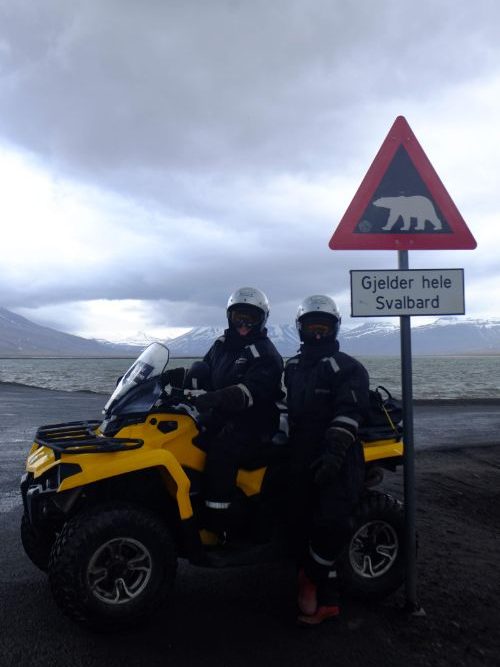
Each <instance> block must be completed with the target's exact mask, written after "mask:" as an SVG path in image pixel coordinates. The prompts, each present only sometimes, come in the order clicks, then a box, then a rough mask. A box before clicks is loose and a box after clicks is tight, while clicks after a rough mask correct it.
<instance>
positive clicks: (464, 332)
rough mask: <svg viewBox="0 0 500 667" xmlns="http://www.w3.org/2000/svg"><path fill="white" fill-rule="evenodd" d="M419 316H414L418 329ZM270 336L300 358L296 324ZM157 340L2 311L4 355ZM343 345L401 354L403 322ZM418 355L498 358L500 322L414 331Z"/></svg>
mask: <svg viewBox="0 0 500 667" xmlns="http://www.w3.org/2000/svg"><path fill="white" fill-rule="evenodd" d="M416 319H417V318H413V321H412V323H413V324H414V325H415V324H417V322H416V321H415V320H416ZM223 330H224V327H223V326H222V325H221V326H219V327H213V326H212V327H195V328H194V329H191V331H189V332H188V333H185V334H183V335H182V336H178V337H177V338H174V339H172V340H167V341H160V342H165V343H166V344H167V345H168V348H169V350H170V354H171V356H172V357H201V356H203V355H204V354H205V353H206V352H207V350H208V349H209V348H210V346H211V345H212V343H213V342H214V340H215V339H216V338H217V337H218V336H220V335H221V334H222V332H223ZM268 332H269V337H270V338H271V340H272V341H273V342H274V344H275V345H276V347H277V348H278V350H279V352H280V353H281V354H282V355H283V356H284V357H291V356H293V355H294V354H296V352H297V349H298V347H299V339H298V335H297V331H296V329H295V326H294V325H293V324H271V325H269V327H268ZM155 340H157V339H155V338H153V337H151V336H148V335H147V334H146V333H140V334H138V336H136V337H134V340H133V343H134V344H131V343H132V341H130V340H129V341H127V344H118V343H110V342H108V341H102V340H93V339H87V338H81V337H79V336H72V335H70V334H66V333H63V332H61V331H56V330H55V329H51V328H49V327H42V326H40V325H38V324H35V323H34V322H31V321H30V320H27V319H26V318H24V317H21V316H20V315H16V314H14V313H12V312H10V311H9V310H6V309H5V308H0V356H4V357H22V356H61V357H64V356H77V357H79V356H81V357H94V356H95V357H118V356H129V357H136V356H137V355H138V354H139V353H140V352H141V351H142V350H143V349H144V348H145V347H147V345H149V344H150V343H152V342H154V341H155ZM339 340H340V346H341V349H342V350H343V351H344V352H347V353H348V354H352V355H354V356H360V357H369V356H383V355H387V356H399V354H400V336H399V321H398V319H397V318H394V321H393V322H385V321H378V320H377V321H368V322H364V323H363V324H359V325H357V326H354V327H353V328H348V327H347V326H344V325H342V328H341V330H340V336H339ZM412 352H413V354H414V355H422V354H425V355H462V354H500V318H495V319H490V320H479V319H469V318H464V317H441V318H439V319H437V320H435V321H434V322H432V324H426V325H423V326H414V328H413V329H412Z"/></svg>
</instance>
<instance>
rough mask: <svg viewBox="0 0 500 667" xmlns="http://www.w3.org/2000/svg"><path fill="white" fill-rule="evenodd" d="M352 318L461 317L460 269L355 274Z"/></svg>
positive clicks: (461, 279)
mask: <svg viewBox="0 0 500 667" xmlns="http://www.w3.org/2000/svg"><path fill="white" fill-rule="evenodd" d="M350 274H351V316H352V317H388V316H391V315H394V316H396V315H397V316H399V315H464V314H465V300H464V270H463V269H407V270H391V269H388V270H385V271H379V270H376V271H356V270H352V271H351V272H350Z"/></svg>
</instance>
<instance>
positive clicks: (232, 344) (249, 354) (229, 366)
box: [203, 329, 283, 433]
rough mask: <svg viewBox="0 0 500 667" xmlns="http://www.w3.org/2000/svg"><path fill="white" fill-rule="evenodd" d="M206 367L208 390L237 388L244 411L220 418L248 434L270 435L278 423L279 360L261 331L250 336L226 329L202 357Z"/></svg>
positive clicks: (281, 370)
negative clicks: (243, 397)
mask: <svg viewBox="0 0 500 667" xmlns="http://www.w3.org/2000/svg"><path fill="white" fill-rule="evenodd" d="M203 361H205V362H206V363H207V364H208V366H209V368H210V385H209V386H208V387H207V389H208V390H215V389H223V388H224V387H229V386H230V385H239V386H240V387H241V388H242V390H243V391H244V393H245V394H246V395H247V398H248V400H247V408H246V409H245V410H243V411H242V412H239V413H236V414H235V413H232V414H227V415H221V416H224V417H225V418H226V419H227V420H231V421H238V422H239V423H240V424H241V426H242V428H248V429H250V430H251V431H252V432H254V433H255V432H259V433H272V432H273V431H274V430H276V429H277V426H278V423H279V411H278V408H277V406H276V401H279V400H280V399H281V398H282V397H283V392H282V390H281V375H282V373H283V359H282V358H281V356H280V354H279V352H278V351H277V349H276V348H275V346H274V344H273V343H272V342H271V341H270V340H269V338H268V337H267V330H266V329H264V330H263V331H262V332H259V333H257V334H255V335H253V336H251V337H248V336H245V337H243V336H240V335H238V334H237V333H236V332H233V331H231V330H230V329H226V331H225V332H224V335H223V336H221V337H220V338H218V339H217V340H216V341H215V342H214V344H213V345H212V347H211V348H210V350H209V351H208V352H207V354H206V355H205V357H204V358H203Z"/></svg>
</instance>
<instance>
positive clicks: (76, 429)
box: [35, 420, 144, 454]
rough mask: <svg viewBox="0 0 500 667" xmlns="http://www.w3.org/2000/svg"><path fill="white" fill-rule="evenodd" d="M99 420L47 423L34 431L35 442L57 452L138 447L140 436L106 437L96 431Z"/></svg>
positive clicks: (141, 443) (76, 452) (78, 452)
mask: <svg viewBox="0 0 500 667" xmlns="http://www.w3.org/2000/svg"><path fill="white" fill-rule="evenodd" d="M100 423H101V422H99V421H95V420H88V421H79V422H66V423H65V424H48V425H46V426H41V427H40V428H39V429H38V431H37V432H36V436H35V442H36V444H37V445H40V446H41V447H48V448H49V449H52V450H53V451H54V452H56V453H58V454H99V453H108V452H121V451H128V450H129V449H138V448H139V447H142V445H143V444H144V440H142V439H141V438H108V437H104V436H101V435H99V434H97V433H96V430H97V427H98V426H99V424H100Z"/></svg>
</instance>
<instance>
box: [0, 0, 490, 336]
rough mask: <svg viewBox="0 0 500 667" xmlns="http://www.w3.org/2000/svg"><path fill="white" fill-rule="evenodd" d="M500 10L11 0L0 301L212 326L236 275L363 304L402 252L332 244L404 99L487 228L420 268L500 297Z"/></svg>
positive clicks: (449, 181)
mask: <svg viewBox="0 0 500 667" xmlns="http://www.w3.org/2000/svg"><path fill="white" fill-rule="evenodd" d="M499 18H500V9H499V6H498V4H497V3H496V2H493V1H489V0H478V1H477V2H475V3H474V4H473V5H471V4H468V3H459V4H458V5H457V4H456V3H453V2H451V1H448V0H440V1H431V0H423V1H422V2H420V3H413V2H409V0H408V1H406V0H405V1H396V0H384V1H381V2H379V3H377V5H376V6H375V5H373V4H372V3H354V2H340V1H337V2H332V1H331V0H329V1H327V0H317V1H316V2H314V3H311V2H306V1H305V0H287V1H285V0H277V1H276V2H273V3H269V2H264V1H263V0H256V1H255V2H252V3H235V2H231V1H229V0H218V1H216V0H213V1H212V2H210V3H203V2H197V1H195V0H190V1H185V2H180V1H178V2H177V1H174V0H172V1H169V2H160V1H159V0H147V1H145V2H142V3H137V2H132V1H131V0H119V1H118V0H108V1H107V2H105V3H100V2H97V1H96V0H95V1H92V0H91V1H88V0H87V1H86V2H84V1H83V0H80V1H79V0H75V2H72V3H69V4H68V3H66V2H63V1H62V0H47V2H45V3H44V4H43V7H41V6H40V7H39V6H38V5H36V4H35V5H33V3H26V2H18V3H2V4H1V5H0V26H1V28H0V179H1V182H2V185H3V194H2V201H0V216H1V219H2V221H5V222H4V223H3V229H2V235H3V236H2V262H1V265H0V303H1V304H2V305H4V306H6V307H11V308H17V309H18V310H19V309H24V310H23V313H24V314H31V315H33V316H35V317H38V318H39V319H40V320H42V319H44V318H45V321H48V320H50V321H51V322H53V323H57V322H59V328H61V327H64V326H65V327H67V330H69V329H70V328H73V330H78V331H91V330H92V327H94V329H95V330H97V328H98V321H99V320H101V321H102V318H103V317H104V315H103V313H104V311H105V308H107V312H109V313H114V314H115V318H116V321H117V328H120V327H121V328H123V326H124V325H123V320H122V315H123V313H125V312H126V310H127V309H130V320H131V321H133V322H137V323H138V324H140V322H141V321H142V323H143V324H144V325H147V326H148V327H157V326H193V325H198V324H219V323H220V318H221V312H222V314H223V311H224V305H225V301H226V299H227V296H228V294H229V293H230V292H231V291H232V290H233V289H235V288H237V287H239V286H241V285H243V284H255V285H257V286H259V287H261V288H262V289H264V290H265V291H266V292H268V293H269V296H270V298H271V301H272V313H273V315H272V317H273V318H276V319H275V320H274V321H290V320H291V319H293V317H294V309H295V304H296V303H297V302H298V301H299V300H300V299H301V298H302V297H303V296H304V295H305V294H307V293H314V292H323V291H327V292H328V293H331V294H333V295H334V296H335V298H337V299H338V300H339V303H340V304H341V307H342V309H343V311H344V313H345V312H349V307H350V304H349V269H355V268H361V269H366V268H373V269H376V268H396V266H397V258H396V254H395V253H389V252H372V253H366V252H365V253H362V252H360V253H356V252H332V251H331V250H329V249H328V246H327V244H328V240H329V238H330V236H331V234H332V233H333V230H334V229H335V227H336V225H337V223H338V221H339V220H340V218H341V216H342V214H343V212H344V211H345V209H346V208H347V206H348V204H349V202H350V201H351V199H352V197H353V195H354V193H355V191H356V189H357V187H358V185H359V183H360V181H361V180H362V177H363V175H364V173H365V172H366V170H367V169H368V167H369V165H370V163H371V161H372V160H373V158H374V156H375V154H376V152H377V150H378V148H379V146H380V144H381V143H382V141H383V139H384V137H385V135H386V133H387V131H388V129H389V127H390V125H391V124H392V122H393V120H394V118H395V117H396V116H397V115H399V114H404V115H406V116H407V118H408V120H409V122H410V125H411V126H412V128H413V130H414V131H415V134H416V135H417V137H418V138H419V140H420V142H421V143H422V145H423V147H424V149H425V150H426V152H427V154H428V156H429V158H430V160H431V162H432V163H433V164H434V166H435V168H436V170H437V172H438V174H439V175H440V176H441V178H442V180H443V181H444V183H445V184H446V186H447V188H448V190H449V191H450V194H451V195H452V197H453V199H454V200H455V202H456V203H457V205H458V207H459V209H460V211H461V212H462V214H463V216H464V218H465V219H466V221H467V223H468V225H469V227H470V228H471V231H472V232H473V234H474V235H475V236H476V238H477V240H478V250H477V251H474V252H473V253H471V252H469V253H459V252H454V253H451V252H450V253H435V252H430V253H429V252H428V253H423V252H420V253H412V256H411V259H410V261H411V266H413V267H414V268H418V267H426V266H428V267H429V268H433V267H435V266H439V267H440V268H441V267H442V268H445V267H447V266H449V267H456V266H464V267H465V270H466V297H467V302H468V304H470V305H471V306H472V313H477V314H480V313H481V314H483V313H485V312H487V311H489V310H491V308H492V304H491V303H490V302H489V301H491V299H490V300H488V299H487V298H486V297H484V296H481V294H488V292H491V289H492V285H495V284H496V285H498V284H499V279H498V267H497V259H496V247H498V241H499V239H498V236H499V232H498V231H497V230H498V225H496V223H495V222H494V220H495V217H496V209H497V202H496V190H497V187H496V180H497V175H498V173H499V171H500V164H499V160H500V158H499V155H498V150H497V147H496V145H495V141H494V140H493V139H494V137H495V136H496V135H495V132H496V131H497V110H498V102H499V100H500V66H499V65H498V63H499V62H500V60H499V51H500V46H499V43H498V37H497V28H496V27H497V25H498V20H499ZM469 293H470V295H471V298H468V294H469ZM103 304H104V305H103ZM469 307H470V306H469ZM63 313H65V315H63ZM111 319H112V318H111ZM118 321H119V322H120V324H119V325H118ZM110 326H111V323H110ZM106 327H107V329H106V330H108V325H106Z"/></svg>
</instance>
